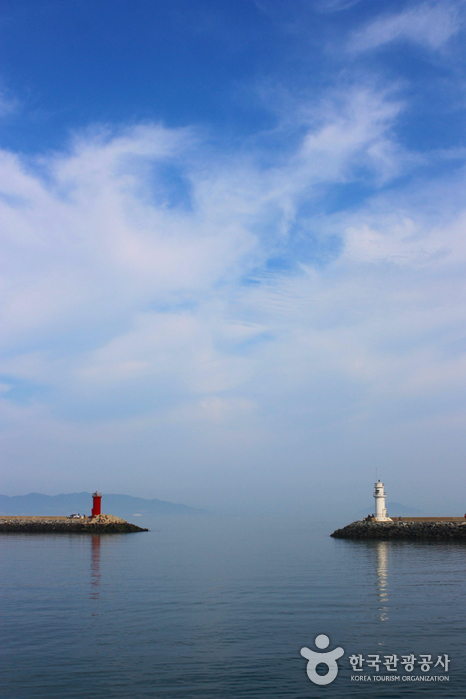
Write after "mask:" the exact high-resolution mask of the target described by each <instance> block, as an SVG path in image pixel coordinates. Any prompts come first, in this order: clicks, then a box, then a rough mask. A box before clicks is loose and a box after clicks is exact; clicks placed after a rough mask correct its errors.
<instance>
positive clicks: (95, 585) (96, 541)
mask: <svg viewBox="0 0 466 699" xmlns="http://www.w3.org/2000/svg"><path fill="white" fill-rule="evenodd" d="M99 585H100V534H92V536H91V599H98V597H99V594H100V592H99Z"/></svg>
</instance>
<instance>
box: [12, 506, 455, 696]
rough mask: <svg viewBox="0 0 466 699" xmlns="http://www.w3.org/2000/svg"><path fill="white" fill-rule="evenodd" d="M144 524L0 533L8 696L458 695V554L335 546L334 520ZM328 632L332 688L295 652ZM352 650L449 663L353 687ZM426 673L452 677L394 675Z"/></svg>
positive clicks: (428, 547)
mask: <svg viewBox="0 0 466 699" xmlns="http://www.w3.org/2000/svg"><path fill="white" fill-rule="evenodd" d="M134 521H138V520H134ZM139 521H140V522H141V521H142V518H141V519H140V520H139ZM148 524H149V526H150V527H151V530H152V531H150V532H149V533H146V534H134V535H113V536H112V535H108V536H92V537H87V536H67V535H59V536H51V535H0V560H1V571H2V577H1V586H0V591H1V617H2V629H1V645H2V648H1V653H2V657H1V667H0V673H1V696H2V698H5V699H34V698H37V699H38V698H40V699H55V698H56V699H65V698H66V699H74V698H76V699H77V698H80V699H81V698H83V699H84V698H85V699H94V697H95V698H97V697H105V698H106V699H113V698H114V699H139V697H141V698H145V697H160V698H162V699H175V698H176V699H191V698H192V699H195V698H205V699H211V698H212V699H214V698H215V699H223V698H225V699H236V698H238V699H240V698H242V697H257V698H261V699H262V698H264V699H265V698H267V699H273V698H277V699H282V698H283V699H298V698H299V699H307V698H309V697H328V698H330V697H331V698H332V699H335V698H336V699H338V698H339V697H375V696H377V697H435V698H436V699H437V698H438V697H445V698H447V697H455V698H456V697H458V698H460V697H464V696H466V663H465V660H466V649H465V630H466V605H465V592H466V547H465V546H463V545H461V544H459V545H458V544H436V543H435V544H433V543H424V544H419V543H406V542H355V541H338V540H334V539H332V538H330V537H329V536H328V535H329V533H330V532H331V531H332V529H333V528H335V527H334V526H332V524H326V525H324V524H323V523H319V522H314V523H311V522H310V523H296V522H295V523H293V522H290V521H287V520H285V519H283V520H274V519H269V520H265V519H260V518H258V519H255V520H247V521H246V520H244V519H229V518H226V519H220V518H217V517H215V516H205V517H188V518H178V517H175V518H168V517H166V518H160V519H158V520H151V521H150V522H149V523H148ZM322 633H323V634H326V635H327V636H329V638H330V645H329V647H328V649H327V650H332V649H333V648H335V647H336V646H341V647H342V648H343V649H344V651H345V655H344V656H343V657H342V658H341V659H340V660H339V661H338V663H339V673H338V676H337V678H336V679H335V681H334V682H333V683H332V684H330V685H328V686H318V685H315V684H313V683H312V682H311V681H310V680H309V679H308V678H307V675H306V660H305V659H304V658H303V657H302V656H301V655H300V652H299V651H300V649H301V648H302V647H303V646H307V647H309V648H311V649H313V650H317V649H316V647H315V645H314V639H315V637H316V636H317V634H322ZM358 654H361V655H362V656H363V658H364V659H365V660H367V656H368V655H369V654H370V655H379V656H380V660H381V662H383V660H384V656H385V655H387V656H388V655H393V654H396V655H398V657H399V658H400V659H401V656H402V655H408V654H414V655H415V656H416V661H418V660H419V656H420V655H421V654H426V655H431V656H432V657H433V660H434V661H435V662H437V659H438V656H444V655H448V656H449V660H450V663H451V664H450V667H449V669H448V671H447V672H446V671H445V670H444V669H443V668H442V667H441V666H439V667H437V668H436V669H435V670H432V669H431V670H430V672H428V673H425V672H422V671H421V670H420V668H419V665H416V668H415V669H414V671H412V672H411V673H409V672H406V671H404V670H403V669H401V668H400V665H399V666H398V669H397V671H396V672H393V671H391V672H389V671H387V670H386V668H384V667H381V668H380V670H379V671H378V672H377V671H376V669H375V668H373V669H372V670H368V669H365V670H364V674H368V675H370V676H373V675H380V676H387V675H390V676H394V675H398V676H399V677H400V680H392V681H388V680H383V681H382V680H381V681H377V680H376V679H371V681H370V682H361V681H355V680H352V679H351V678H352V676H354V675H355V674H357V673H355V672H353V671H352V669H351V666H350V663H349V656H350V655H358ZM434 672H435V674H443V675H448V677H449V678H450V679H449V681H448V682H446V681H445V682H442V683H440V682H429V683H427V682H420V681H414V682H413V681H406V680H405V681H403V680H402V679H401V678H402V677H403V676H407V675H411V676H422V675H426V674H432V673H434Z"/></svg>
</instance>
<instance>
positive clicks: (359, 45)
mask: <svg viewBox="0 0 466 699" xmlns="http://www.w3.org/2000/svg"><path fill="white" fill-rule="evenodd" d="M461 27H462V18H461V14H460V6H459V5H458V3H450V2H440V3H431V2H425V3H422V4H419V5H416V6H414V7H411V8H408V9H406V10H404V11H403V12H400V13H398V14H393V15H387V16H384V17H380V18H378V19H376V20H374V21H373V22H372V23H371V24H369V25H367V26H366V27H365V28H364V29H362V30H359V31H357V32H356V33H354V34H353V36H352V38H351V40H350V44H349V48H350V50H351V51H355V52H359V51H368V50H373V49H377V48H379V47H380V46H384V45H386V44H388V43H390V42H392V41H399V40H403V41H412V42H414V43H417V44H421V45H422V46H425V47H426V48H429V49H434V50H438V49H441V48H442V47H443V46H444V45H445V44H446V43H447V42H448V41H449V40H450V39H451V37H452V36H454V35H455V34H456V33H458V31H459V30H460V29H461Z"/></svg>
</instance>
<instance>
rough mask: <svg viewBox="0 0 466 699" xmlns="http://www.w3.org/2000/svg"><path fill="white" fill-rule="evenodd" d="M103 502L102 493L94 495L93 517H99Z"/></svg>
mask: <svg viewBox="0 0 466 699" xmlns="http://www.w3.org/2000/svg"><path fill="white" fill-rule="evenodd" d="M101 501H102V493H98V492H97V490H96V491H95V493H92V514H91V517H97V515H100V505H101Z"/></svg>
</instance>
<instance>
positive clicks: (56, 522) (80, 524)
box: [0, 515, 149, 534]
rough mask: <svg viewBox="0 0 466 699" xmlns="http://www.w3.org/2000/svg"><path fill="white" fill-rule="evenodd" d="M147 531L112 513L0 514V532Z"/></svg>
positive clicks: (124, 532)
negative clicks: (83, 515) (73, 515)
mask: <svg viewBox="0 0 466 699" xmlns="http://www.w3.org/2000/svg"><path fill="white" fill-rule="evenodd" d="M147 531H149V530H148V529H143V528H142V527H138V526H136V525H135V524H131V523H130V522H127V521H126V520H124V519H120V518H119V517H113V516H112V515H99V516H97V517H93V518H92V519H91V518H90V517H89V518H86V519H68V518H66V517H24V518H22V517H8V516H1V515H0V534H21V533H25V534H131V533H133V532H147Z"/></svg>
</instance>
